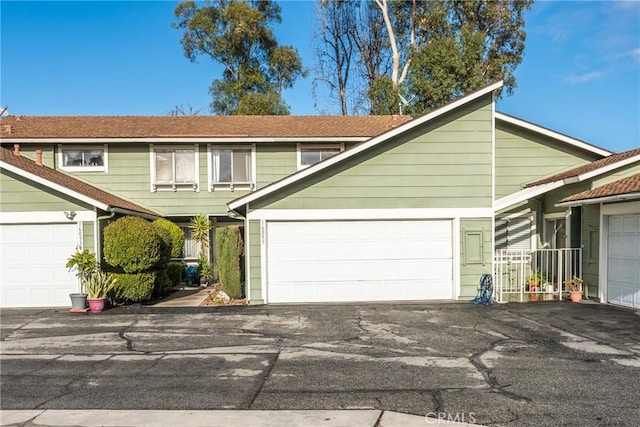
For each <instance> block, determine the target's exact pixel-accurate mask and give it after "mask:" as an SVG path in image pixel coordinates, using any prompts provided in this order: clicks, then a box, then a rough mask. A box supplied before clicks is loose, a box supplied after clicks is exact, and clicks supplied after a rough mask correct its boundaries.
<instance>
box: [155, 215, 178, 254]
mask: <svg viewBox="0 0 640 427" xmlns="http://www.w3.org/2000/svg"><path fill="white" fill-rule="evenodd" d="M153 223H154V224H156V225H158V226H160V227H162V228H165V229H166V230H167V231H169V233H170V235H171V258H180V256H182V250H183V249H184V231H182V229H181V228H180V227H178V226H177V225H176V224H174V223H173V222H171V221H169V220H168V219H165V218H158V219H156V220H155V221H153Z"/></svg>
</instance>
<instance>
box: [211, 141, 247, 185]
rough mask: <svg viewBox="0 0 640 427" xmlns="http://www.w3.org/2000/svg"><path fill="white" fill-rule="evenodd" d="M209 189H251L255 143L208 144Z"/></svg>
mask: <svg viewBox="0 0 640 427" xmlns="http://www.w3.org/2000/svg"><path fill="white" fill-rule="evenodd" d="M208 151H209V191H214V190H216V189H228V190H231V191H234V190H235V189H243V190H253V189H254V188H255V182H256V178H255V176H256V172H255V166H256V161H255V157H256V148H255V145H254V144H252V145H242V146H230V145H209V146H208Z"/></svg>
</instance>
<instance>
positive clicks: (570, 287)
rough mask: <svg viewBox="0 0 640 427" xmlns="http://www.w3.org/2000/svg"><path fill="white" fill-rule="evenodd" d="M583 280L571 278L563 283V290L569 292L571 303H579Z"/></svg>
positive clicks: (576, 277)
mask: <svg viewBox="0 0 640 427" xmlns="http://www.w3.org/2000/svg"><path fill="white" fill-rule="evenodd" d="M583 282H584V280H582V279H581V278H579V277H578V276H573V277H572V278H571V279H569V280H565V281H564V282H563V284H564V287H565V289H566V290H567V291H568V292H569V296H570V297H571V301H573V302H580V301H581V300H582V283H583Z"/></svg>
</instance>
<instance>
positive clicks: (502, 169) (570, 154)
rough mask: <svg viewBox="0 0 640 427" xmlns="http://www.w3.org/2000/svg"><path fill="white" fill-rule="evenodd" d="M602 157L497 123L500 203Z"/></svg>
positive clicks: (497, 176) (497, 187) (497, 191)
mask: <svg viewBox="0 0 640 427" xmlns="http://www.w3.org/2000/svg"><path fill="white" fill-rule="evenodd" d="M599 158H600V156H598V155H595V154H592V153H587V152H585V151H583V150H580V149H578V148H574V147H571V146H568V145H567V144H563V143H559V142H557V141H554V140H553V139H551V138H548V137H544V136H540V135H537V134H534V133H533V132H530V131H527V130H523V129H519V128H516V127H514V126H512V125H510V124H508V123H504V122H502V121H500V120H496V199H500V198H501V197H504V196H507V195H509V194H512V193H515V192H517V191H519V190H522V188H523V187H524V185H525V184H526V183H529V182H532V181H536V180H538V179H541V178H544V177H546V176H550V175H553V174H555V173H558V172H562V171H564V170H567V169H571V168H573V167H576V166H580V165H583V164H586V163H589V162H591V161H593V160H597V159H599Z"/></svg>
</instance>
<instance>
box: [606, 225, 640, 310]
mask: <svg viewBox="0 0 640 427" xmlns="http://www.w3.org/2000/svg"><path fill="white" fill-rule="evenodd" d="M608 248H609V251H608V252H609V259H608V266H607V276H608V277H607V284H608V296H609V302H611V303H614V304H620V305H625V306H628V307H635V308H640V214H636V215H612V216H610V217H609V244H608Z"/></svg>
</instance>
